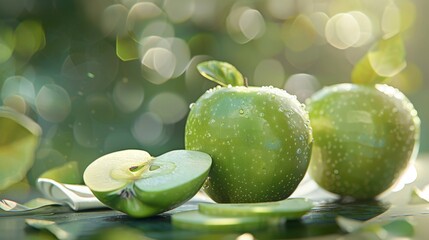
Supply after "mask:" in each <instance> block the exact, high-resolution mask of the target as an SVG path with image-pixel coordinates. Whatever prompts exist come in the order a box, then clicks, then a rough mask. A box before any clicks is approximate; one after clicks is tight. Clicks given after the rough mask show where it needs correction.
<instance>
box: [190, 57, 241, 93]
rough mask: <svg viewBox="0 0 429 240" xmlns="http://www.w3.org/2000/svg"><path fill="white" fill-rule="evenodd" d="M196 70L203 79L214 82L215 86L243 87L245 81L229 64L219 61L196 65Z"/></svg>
mask: <svg viewBox="0 0 429 240" xmlns="http://www.w3.org/2000/svg"><path fill="white" fill-rule="evenodd" d="M197 69H198V71H199V72H200V74H201V75H203V76H204V77H205V78H207V79H209V80H211V81H214V82H216V83H217V84H219V85H221V86H223V87H226V86H228V85H231V86H245V85H247V83H246V79H245V78H244V77H243V75H242V74H241V73H240V72H239V71H238V70H237V69H236V68H235V67H234V66H233V65H231V64H229V63H227V62H219V61H215V60H212V61H207V62H202V63H200V64H198V65H197Z"/></svg>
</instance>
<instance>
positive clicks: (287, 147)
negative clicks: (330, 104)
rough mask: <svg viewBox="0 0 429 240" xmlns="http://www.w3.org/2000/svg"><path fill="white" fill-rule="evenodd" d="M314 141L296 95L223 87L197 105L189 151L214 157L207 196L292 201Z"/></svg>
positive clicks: (189, 123)
mask: <svg viewBox="0 0 429 240" xmlns="http://www.w3.org/2000/svg"><path fill="white" fill-rule="evenodd" d="M312 142H313V137H312V133H311V127H310V124H309V120H308V114H307V112H306V110H305V109H304V108H303V105H302V104H300V103H299V102H298V101H297V100H296V97H294V96H292V95H289V94H288V93H287V92H286V91H284V90H281V89H277V88H273V87H260V88H259V87H238V86H237V87H222V88H219V87H218V88H214V89H212V90H209V91H207V92H206V93H205V94H203V95H202V96H201V97H200V98H199V99H198V100H197V101H196V102H195V104H193V105H192V108H191V110H190V113H189V116H188V120H187V123H186V130H185V147H186V149H189V150H197V151H202V152H205V153H208V154H209V155H210V156H211V157H212V159H213V165H212V168H211V170H210V173H209V177H208V179H207V181H206V183H205V185H204V190H205V192H206V193H207V194H208V195H209V196H210V197H211V198H212V199H213V200H214V201H216V202H221V203H245V202H247V203H251V202H267V201H277V200H282V199H285V198H287V197H288V196H290V195H291V194H292V192H293V191H294V190H295V189H296V187H297V185H298V184H299V182H300V181H301V180H302V178H303V177H304V174H305V172H306V170H307V168H308V164H309V161H310V154H311V147H312Z"/></svg>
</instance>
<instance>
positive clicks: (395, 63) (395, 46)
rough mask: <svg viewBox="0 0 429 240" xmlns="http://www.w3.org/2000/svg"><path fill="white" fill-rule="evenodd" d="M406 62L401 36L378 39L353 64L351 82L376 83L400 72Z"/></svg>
mask: <svg viewBox="0 0 429 240" xmlns="http://www.w3.org/2000/svg"><path fill="white" fill-rule="evenodd" d="M406 65H407V63H406V61H405V47H404V43H403V40H402V37H401V36H400V35H399V34H398V35H395V36H393V37H390V38H388V39H382V40H380V41H378V42H377V43H376V44H375V45H374V46H373V47H372V48H371V49H370V50H369V51H368V53H367V54H366V55H365V56H363V58H362V59H361V60H360V61H359V62H358V63H357V64H356V65H355V67H354V69H353V72H352V82H353V83H357V84H369V85H371V84H376V83H381V82H383V81H385V79H387V78H390V77H393V76H395V75H396V74H398V73H399V72H401V71H402V70H403V69H404V68H405V67H406Z"/></svg>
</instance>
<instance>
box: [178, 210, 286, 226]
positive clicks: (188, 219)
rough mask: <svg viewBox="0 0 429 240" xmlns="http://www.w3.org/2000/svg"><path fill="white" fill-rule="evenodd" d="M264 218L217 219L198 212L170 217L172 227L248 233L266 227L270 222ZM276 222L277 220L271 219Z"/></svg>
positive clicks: (182, 213) (186, 212) (188, 212)
mask: <svg viewBox="0 0 429 240" xmlns="http://www.w3.org/2000/svg"><path fill="white" fill-rule="evenodd" d="M268 220H269V219H267V218H264V217H217V216H210V215H205V214H202V213H201V212H199V211H198V210H193V211H185V212H180V213H175V214H173V215H172V216H171V223H172V224H173V226H174V227H176V228H180V229H186V230H199V231H250V230H257V229H263V228H266V227H268V226H269V225H270V224H271V223H272V222H271V221H268ZM272 220H273V221H274V220H278V219H272Z"/></svg>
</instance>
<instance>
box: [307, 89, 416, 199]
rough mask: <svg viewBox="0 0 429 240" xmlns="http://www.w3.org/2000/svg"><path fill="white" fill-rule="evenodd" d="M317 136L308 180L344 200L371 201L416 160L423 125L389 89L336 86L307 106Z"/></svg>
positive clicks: (400, 96)
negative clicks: (411, 161) (348, 197)
mask: <svg viewBox="0 0 429 240" xmlns="http://www.w3.org/2000/svg"><path fill="white" fill-rule="evenodd" d="M308 110H309V114H310V120H311V125H312V128H313V133H314V139H315V140H314V145H313V154H312V160H311V163H310V167H309V172H310V175H311V176H312V177H313V179H314V180H315V181H316V182H317V183H318V184H319V185H320V186H321V187H323V188H324V189H326V190H328V191H330V192H332V193H336V194H338V195H340V196H350V197H353V198H356V199H369V198H374V197H376V196H378V195H379V194H381V193H383V192H384V191H386V190H387V189H388V188H389V187H391V186H392V185H393V184H394V183H395V181H396V180H397V179H398V178H399V176H400V175H401V174H402V173H403V172H404V170H405V169H406V167H407V166H408V164H409V163H410V160H411V159H413V158H414V157H415V156H416V153H417V149H418V139H419V134H420V120H419V118H418V117H417V112H416V110H415V109H414V107H413V105H412V104H411V102H410V101H409V100H408V99H407V98H406V97H405V96H404V94H402V93H401V92H400V91H399V90H397V89H395V88H393V87H390V86H387V85H380V84H378V85H375V86H365V85H357V84H338V85H334V86H331V87H326V88H324V89H322V90H321V91H319V92H317V93H316V94H315V95H313V96H312V97H311V98H310V100H309V101H308Z"/></svg>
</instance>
